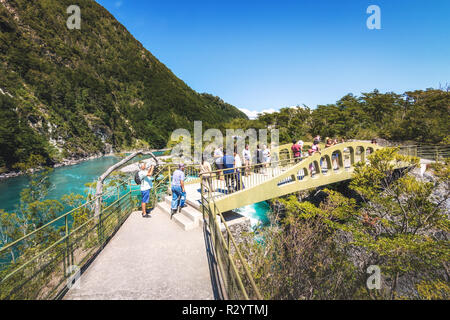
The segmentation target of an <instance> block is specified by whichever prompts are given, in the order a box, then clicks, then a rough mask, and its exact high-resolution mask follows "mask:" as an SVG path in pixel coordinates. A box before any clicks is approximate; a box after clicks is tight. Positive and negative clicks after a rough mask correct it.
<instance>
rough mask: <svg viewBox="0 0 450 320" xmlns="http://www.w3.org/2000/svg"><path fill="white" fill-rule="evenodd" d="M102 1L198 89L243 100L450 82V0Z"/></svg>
mask: <svg viewBox="0 0 450 320" xmlns="http://www.w3.org/2000/svg"><path fill="white" fill-rule="evenodd" d="M97 2H98V3H100V4H101V5H103V6H104V7H105V8H106V9H107V10H108V11H110V12H111V13H112V14H113V15H114V16H115V17H116V18H117V19H118V20H119V21H120V22H121V23H122V24H123V25H124V26H125V27H126V28H127V29H128V30H129V31H130V32H131V33H132V34H133V36H134V37H135V38H136V39H137V40H139V41H140V42H141V43H142V44H143V45H144V46H145V47H146V48H147V49H148V50H149V51H151V52H152V53H153V54H154V55H155V56H156V57H157V58H158V59H159V60H160V61H161V62H163V63H164V64H165V65H166V66H167V67H168V68H169V69H171V70H172V72H174V73H175V75H177V76H178V77H179V78H181V79H182V80H184V81H185V82H186V83H187V84H188V85H189V86H190V87H192V88H193V89H194V90H196V91H198V92H209V93H212V94H214V95H218V96H220V97H221V98H222V99H224V100H225V101H227V102H229V103H231V104H233V105H235V106H236V107H238V108H242V109H248V110H252V111H263V110H271V109H279V108H281V107H288V106H293V105H298V104H300V105H302V104H306V105H307V106H309V107H312V108H314V107H316V106H317V105H318V104H328V103H334V102H335V101H336V100H338V99H339V98H341V97H342V96H344V95H345V94H347V93H353V94H356V95H359V94H360V93H361V92H368V91H372V90H373V89H375V88H377V89H379V90H380V91H382V92H386V91H394V92H397V93H402V92H404V91H407V90H415V89H426V88H429V87H434V88H437V87H439V84H442V85H445V84H446V83H449V84H450V1H449V0H382V1H381V0H370V1H363V0H341V1H338V0H297V1H282V0H280V1H276V0H271V1H266V0H257V1H253V0H240V1H235V0H226V1H225V0H222V1H217V0H208V1H203V0H199V1H195V0H191V1H175V0H172V1H168V0H162V1H153V0H97ZM370 5H378V6H379V7H380V9H381V30H369V29H368V28H367V26H366V20H367V19H368V17H369V16H370V14H367V13H366V9H367V7H368V6H370Z"/></svg>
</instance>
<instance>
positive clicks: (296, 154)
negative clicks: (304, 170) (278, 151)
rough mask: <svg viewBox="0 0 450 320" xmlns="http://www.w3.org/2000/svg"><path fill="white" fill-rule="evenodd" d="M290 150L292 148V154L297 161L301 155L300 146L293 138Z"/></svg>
mask: <svg viewBox="0 0 450 320" xmlns="http://www.w3.org/2000/svg"><path fill="white" fill-rule="evenodd" d="M291 150H292V153H293V154H294V159H295V162H299V161H300V158H301V156H302V148H301V147H300V145H299V144H298V143H297V142H296V141H295V140H292V147H291Z"/></svg>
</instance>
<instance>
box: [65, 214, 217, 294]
mask: <svg viewBox="0 0 450 320" xmlns="http://www.w3.org/2000/svg"><path fill="white" fill-rule="evenodd" d="M211 250H212V249H211V247H210V241H209V239H208V233H207V232H206V230H205V228H197V229H194V230H191V231H189V232H180V229H179V227H178V226H177V225H176V224H175V223H173V221H171V220H170V219H169V218H168V217H167V215H166V214H165V213H164V212H163V211H162V210H161V209H160V208H156V209H155V210H154V211H153V212H152V214H151V217H150V218H143V217H142V216H141V213H140V212H133V213H132V214H131V215H130V216H129V218H128V219H127V220H126V221H125V223H124V224H123V226H122V227H121V228H120V229H119V230H118V232H117V233H116V234H115V235H114V237H113V238H112V239H111V240H110V242H109V243H108V245H106V247H105V248H104V249H103V250H102V251H101V252H100V254H99V255H98V256H97V258H96V259H95V260H94V261H93V263H92V264H91V265H90V266H89V268H87V270H86V272H85V273H83V274H82V276H81V278H80V280H79V285H78V284H76V285H74V286H73V287H72V288H71V289H70V290H69V292H68V293H67V294H66V295H65V297H64V299H68V300H90V299H96V300H97V299H100V300H122V299H133V300H147V299H152V300H181V299H188V300H197V299H200V300H209V299H216V298H220V296H221V294H220V292H217V290H216V288H217V286H216V285H215V284H216V280H215V279H217V274H216V271H215V267H214V260H213V258H212V255H211Z"/></svg>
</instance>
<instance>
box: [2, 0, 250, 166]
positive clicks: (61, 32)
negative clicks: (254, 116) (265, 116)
mask: <svg viewBox="0 0 450 320" xmlns="http://www.w3.org/2000/svg"><path fill="white" fill-rule="evenodd" d="M72 4H73V1H71V0H39V1H29V0H0V88H1V91H0V147H1V148H0V150H1V151H0V152H1V153H0V168H2V167H3V171H4V170H5V169H7V170H10V169H11V168H13V166H14V165H15V164H16V163H18V162H23V161H26V160H27V159H28V157H29V155H30V154H40V155H42V156H43V157H44V158H45V159H47V161H49V162H55V161H56V162H58V161H60V160H61V159H62V158H68V157H82V156H86V155H92V154H96V153H99V152H109V151H111V150H112V149H121V148H132V147H133V145H134V143H135V141H136V140H137V139H139V140H144V141H147V142H148V143H149V144H150V146H151V147H164V146H165V145H166V143H167V140H168V138H169V135H170V133H171V132H172V131H173V130H175V129H177V128H186V129H192V128H191V127H193V121H194V120H202V121H203V122H204V126H205V127H217V126H218V125H219V124H220V123H223V122H226V121H229V120H231V119H233V118H246V116H245V115H244V114H243V113H242V112H240V111H239V110H238V109H237V108H235V107H233V106H231V105H229V104H227V103H225V102H223V101H222V100H221V99H220V98H218V97H214V96H211V95H208V94H199V93H197V92H195V91H193V90H192V89H191V88H189V87H188V86H187V85H186V84H185V83H184V82H183V81H182V80H180V79H178V78H177V77H176V76H175V75H174V74H173V73H172V72H171V71H170V70H169V69H168V68H167V67H166V66H164V65H163V64H162V63H161V62H160V61H159V60H158V59H157V58H156V57H154V56H153V55H152V54H151V53H150V52H149V51H147V50H146V49H145V48H144V47H143V46H142V45H141V44H140V43H139V42H138V41H137V40H136V39H134V38H133V36H132V35H131V34H130V33H129V32H128V31H127V30H126V29H125V28H124V27H123V26H122V25H121V24H120V23H119V22H118V21H117V20H116V19H115V18H114V17H113V16H112V15H111V14H110V13H109V12H108V11H106V10H105V9H104V8H103V7H102V6H100V5H99V4H97V3H96V2H95V1H93V0H79V1H77V5H78V6H79V7H80V9H81V29H80V30H76V29H74V30H69V29H68V28H67V26H66V22H67V19H68V17H69V14H67V12H66V10H67V8H68V7H69V6H70V5H72Z"/></svg>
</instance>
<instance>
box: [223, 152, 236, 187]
mask: <svg viewBox="0 0 450 320" xmlns="http://www.w3.org/2000/svg"><path fill="white" fill-rule="evenodd" d="M223 153H224V156H223V158H222V164H223V168H224V170H223V174H224V176H225V183H226V185H227V189H228V193H231V191H232V189H233V186H234V180H235V179H234V176H235V172H234V169H233V168H234V157H233V156H232V155H231V154H228V153H227V151H226V150H224V152H223Z"/></svg>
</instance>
